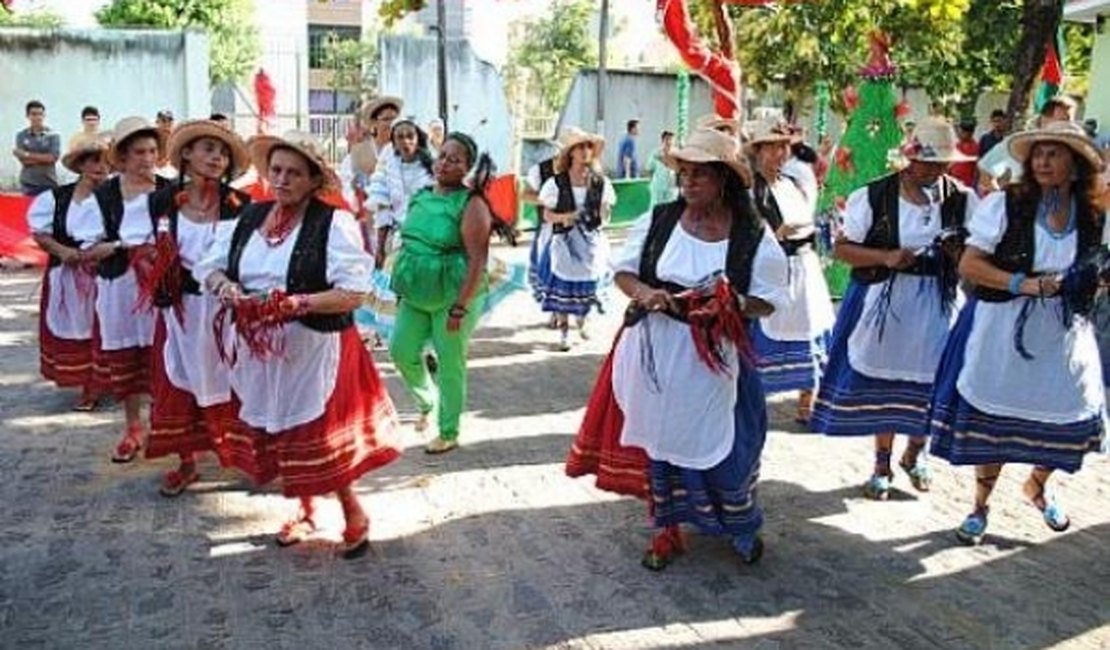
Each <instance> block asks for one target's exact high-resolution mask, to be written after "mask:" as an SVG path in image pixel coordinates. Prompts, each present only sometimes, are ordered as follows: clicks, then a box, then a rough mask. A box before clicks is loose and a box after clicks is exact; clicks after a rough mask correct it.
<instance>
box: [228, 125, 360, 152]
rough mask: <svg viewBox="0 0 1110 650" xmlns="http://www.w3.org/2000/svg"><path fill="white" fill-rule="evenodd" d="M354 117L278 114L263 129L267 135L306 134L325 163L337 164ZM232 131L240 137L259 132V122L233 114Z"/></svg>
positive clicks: (344, 149)
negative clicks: (324, 155) (324, 154)
mask: <svg viewBox="0 0 1110 650" xmlns="http://www.w3.org/2000/svg"><path fill="white" fill-rule="evenodd" d="M355 118H356V116H355V115H354V114H341V115H322V114H315V113H310V114H307V115H293V114H288V113H286V114H280V115H276V116H274V117H273V118H272V119H271V121H270V123H269V126H268V127H267V129H266V132H267V133H273V134H275V135H280V134H282V133H285V132H286V131H292V130H297V131H308V132H309V133H311V134H312V135H313V136H314V137H315V138H316V139H317V140H319V141H320V144H321V145H323V147H324V150H325V151H326V152H327V156H328V159H329V160H330V161H331V162H332V163H333V164H337V163H338V162H339V161H340V160H342V159H343V156H345V155H347V129H348V128H350V126H351V123H352V122H353V121H354V120H355ZM232 128H234V130H235V132H236V133H238V134H240V135H242V136H243V137H249V136H251V135H254V134H255V133H257V132H258V118H257V117H256V116H255V115H254V114H252V113H236V114H235V115H233V116H232Z"/></svg>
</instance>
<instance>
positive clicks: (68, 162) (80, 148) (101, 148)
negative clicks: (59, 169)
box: [62, 133, 108, 174]
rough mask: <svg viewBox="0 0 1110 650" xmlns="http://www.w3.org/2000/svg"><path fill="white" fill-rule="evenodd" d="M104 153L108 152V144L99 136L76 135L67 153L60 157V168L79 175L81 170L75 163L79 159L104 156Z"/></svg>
mask: <svg viewBox="0 0 1110 650" xmlns="http://www.w3.org/2000/svg"><path fill="white" fill-rule="evenodd" d="M106 151H108V143H107V142H105V141H104V138H102V137H100V136H99V135H97V134H95V133H93V134H81V135H78V136H77V137H76V138H73V139H72V140H70V142H69V151H67V152H66V153H65V155H64V156H62V166H63V167H65V168H66V169H68V170H69V171H71V172H73V173H74V174H80V173H81V170H80V168H78V166H77V163H78V162H79V161H80V160H81V158H83V157H84V156H85V155H87V154H100V155H104V152H106Z"/></svg>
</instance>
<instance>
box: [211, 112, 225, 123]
mask: <svg viewBox="0 0 1110 650" xmlns="http://www.w3.org/2000/svg"><path fill="white" fill-rule="evenodd" d="M208 120H209V121H211V122H225V121H227V120H228V117H227V115H224V114H223V113H212V114H211V115H209V116H208Z"/></svg>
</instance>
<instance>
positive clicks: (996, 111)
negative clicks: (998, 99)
mask: <svg viewBox="0 0 1110 650" xmlns="http://www.w3.org/2000/svg"><path fill="white" fill-rule="evenodd" d="M996 117H999V118H1002V119H1006V111H1004V110H1002V109H1001V108H996V109H994V110H993V111H991V119H992V120H993V119H994V118H996Z"/></svg>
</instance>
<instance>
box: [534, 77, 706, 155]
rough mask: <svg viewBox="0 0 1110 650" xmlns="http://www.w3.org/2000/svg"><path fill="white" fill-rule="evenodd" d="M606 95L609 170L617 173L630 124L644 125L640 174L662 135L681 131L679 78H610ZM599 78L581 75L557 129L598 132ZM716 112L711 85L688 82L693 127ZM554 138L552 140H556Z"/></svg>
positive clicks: (638, 146)
mask: <svg viewBox="0 0 1110 650" xmlns="http://www.w3.org/2000/svg"><path fill="white" fill-rule="evenodd" d="M607 76H608V84H607V87H606V89H605V126H604V129H603V132H602V135H603V136H605V157H604V164H605V167H606V169H609V170H612V169H613V168H614V167H616V162H617V148H618V146H619V145H620V141H621V139H622V138H623V137H624V133H625V124H626V123H627V122H628V120H630V119H633V118H636V119H639V120H640V137H639V139H638V140H637V141H636V157H637V158H638V159H639V162H640V169H641V171H642V170H643V168H644V164H645V163H646V162H647V157H648V156H649V155H651V152H652V151H654V150H655V149H656V148H658V146H659V134H660V133H661V132H662V131H664V130H668V131H674V130H675V129H676V127H677V125H678V99H677V92H676V89H677V87H678V85H677V76H676V75H674V74H670V73H658V72H626V71H619V70H618V71H613V70H610V71H609V72H608V75H607ZM596 109H597V72H596V71H595V70H582V71H580V72H579V73H578V75H577V76H576V77H575V78H574V84H573V85H572V86H571V89H570V93H569V94H568V96H567V102H566V105H565V106H564V107H563V113H562V115H560V116H559V128H562V127H563V126H579V127H581V128H583V129H586V130H587V131H590V132H594V131H595V129H596V125H597V121H596V115H597V111H596ZM711 112H713V100H712V97H711V93H710V90H709V85H708V84H706V83H705V82H703V81H702V80H700V79H697V78H696V77H693V76H691V77H690V108H689V116H690V127H691V128H692V127H693V126H694V123H695V122H696V121H697V119H698V118H699V117H701V116H702V115H706V114H708V113H711ZM553 135H554V134H553Z"/></svg>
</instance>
